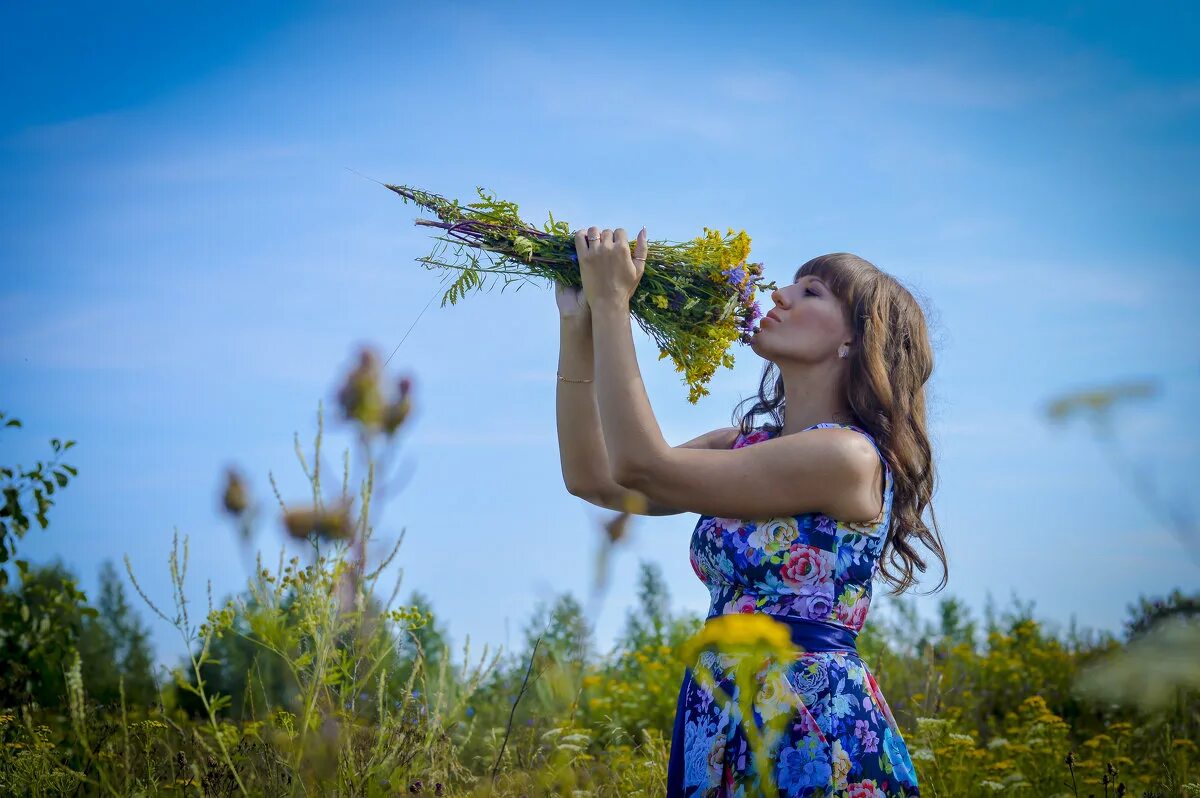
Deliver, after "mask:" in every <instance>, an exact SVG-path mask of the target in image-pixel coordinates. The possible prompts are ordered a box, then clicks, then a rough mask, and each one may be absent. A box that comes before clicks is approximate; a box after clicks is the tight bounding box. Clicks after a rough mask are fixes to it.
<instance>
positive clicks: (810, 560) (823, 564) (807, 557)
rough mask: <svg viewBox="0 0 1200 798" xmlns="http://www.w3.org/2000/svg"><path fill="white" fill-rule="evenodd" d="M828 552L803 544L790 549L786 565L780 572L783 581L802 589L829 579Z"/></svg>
mask: <svg viewBox="0 0 1200 798" xmlns="http://www.w3.org/2000/svg"><path fill="white" fill-rule="evenodd" d="M828 555H829V552H827V551H824V550H822V549H818V548H817V547H815V546H809V545H807V544H804V543H800V544H797V545H795V546H793V547H792V550H791V553H790V554H789V555H788V560H787V563H786V564H785V565H784V566H783V569H782V570H781V571H780V576H782V577H783V581H784V582H786V583H788V584H789V585H791V586H792V587H803V586H805V585H811V584H813V583H815V582H821V581H824V580H827V579H828V578H829V559H828Z"/></svg>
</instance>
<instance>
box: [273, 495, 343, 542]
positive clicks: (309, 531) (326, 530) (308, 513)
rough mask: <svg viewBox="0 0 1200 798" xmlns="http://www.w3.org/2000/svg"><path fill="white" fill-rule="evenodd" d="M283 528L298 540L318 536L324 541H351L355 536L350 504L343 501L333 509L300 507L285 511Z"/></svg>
mask: <svg viewBox="0 0 1200 798" xmlns="http://www.w3.org/2000/svg"><path fill="white" fill-rule="evenodd" d="M283 526H284V528H285V529H286V530H287V533H288V534H289V535H291V536H292V537H293V538H296V539H297V540H306V539H307V538H308V537H309V536H310V535H316V536H317V537H318V538H320V539H322V540H349V539H350V538H351V537H353V535H354V522H353V521H352V520H351V518H350V503H349V502H346V501H343V502H341V503H339V504H338V505H337V506H335V507H334V508H333V509H325V508H312V507H300V508H296V509H290V510H284V513H283Z"/></svg>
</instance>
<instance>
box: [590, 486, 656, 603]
mask: <svg viewBox="0 0 1200 798" xmlns="http://www.w3.org/2000/svg"><path fill="white" fill-rule="evenodd" d="M621 505H622V506H621V510H620V512H618V513H617V514H616V515H614V516H613V517H612V518H610V519H609V520H607V521H605V522H604V525H603V529H604V538H603V539H602V540H601V542H600V548H599V550H598V551H597V553H596V576H595V580H594V582H593V584H592V594H593V595H598V594H599V593H600V591H602V590H603V589H604V585H605V583H607V581H608V563H609V561H610V560H611V559H612V550H613V548H614V547H615V546H616V545H617V544H618V543H620V542H621V541H622V540H624V539H625V538H626V536H627V535H628V534H629V522H630V520H631V519H632V518H633V516H634V515H637V514H639V513H644V512H646V497H645V496H644V495H642V494H641V493H638V492H637V491H632V490H631V491H626V492H625V495H624V496H623V497H622V498H621Z"/></svg>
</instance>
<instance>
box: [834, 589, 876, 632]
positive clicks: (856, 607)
mask: <svg viewBox="0 0 1200 798" xmlns="http://www.w3.org/2000/svg"><path fill="white" fill-rule="evenodd" d="M870 606H871V597H870V596H868V595H866V594H865V593H864V594H863V595H861V596H859V597H858V600H857V601H855V602H854V603H853V604H851V605H849V606H847V605H846V604H842V603H840V602H839V603H838V605H837V614H838V620H839V621H841V622H842V623H844V624H845V625H846V626H848V627H849V628H851V629H853V630H855V631H858V630H860V629H862V627H863V624H864V623H866V621H867V610H868V609H870Z"/></svg>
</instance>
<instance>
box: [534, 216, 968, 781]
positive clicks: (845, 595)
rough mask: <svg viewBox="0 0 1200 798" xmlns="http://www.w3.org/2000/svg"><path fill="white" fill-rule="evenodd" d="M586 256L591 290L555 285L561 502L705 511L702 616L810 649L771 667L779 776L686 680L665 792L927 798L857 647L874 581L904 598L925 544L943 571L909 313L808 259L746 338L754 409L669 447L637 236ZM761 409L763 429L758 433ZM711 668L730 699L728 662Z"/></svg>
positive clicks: (719, 707)
mask: <svg viewBox="0 0 1200 798" xmlns="http://www.w3.org/2000/svg"><path fill="white" fill-rule="evenodd" d="M575 246H576V252H577V255H578V259H579V266H580V271H581V274H582V278H583V279H582V281H583V288H582V290H581V291H580V290H574V289H564V288H561V287H560V288H559V289H558V290H557V299H558V305H559V308H560V314H561V318H562V324H561V352H560V356H559V383H558V386H559V387H558V393H557V421H558V435H559V442H560V452H561V459H562V469H563V477H564V479H565V481H566V484H567V488H568V489H569V490H570V492H571V493H572V494H574V495H576V496H580V497H582V498H585V499H587V500H588V501H591V502H593V503H595V504H598V505H601V506H604V507H609V508H612V509H619V508H623V507H625V506H627V504H626V502H627V500H628V499H630V498H631V497H634V498H636V499H637V501H634V502H633V503H632V504H633V505H634V506H642V507H644V511H643V512H644V514H646V515H665V514H670V513H679V512H695V513H699V514H700V519H699V521H698V522H697V524H696V527H695V530H694V531H693V533H692V538H691V543H690V555H691V561H692V567H693V569H694V570H695V572H696V574H697V576H698V577H699V578H700V580H701V581H702V582H704V583H705V585H706V586H707V587H708V589H709V592H710V594H711V598H712V601H711V605H710V608H709V613H708V615H709V617H713V616H717V615H723V614H727V613H736V612H761V613H767V614H769V615H771V616H772V618H773V619H775V620H777V621H779V622H781V623H785V624H786V625H787V626H788V628H789V630H790V631H791V633H792V639H793V641H794V642H796V643H797V644H799V645H800V646H801V647H802V650H803V653H802V654H800V655H799V656H798V657H797V658H796V659H795V661H794V662H788V663H784V664H783V666H782V667H783V670H782V674H780V673H778V672H776V673H775V675H776V676H777V677H781V678H774V679H770V678H769V677H768V676H767V675H766V674H767V672H766V671H763V672H760V679H762V681H761V683H760V684H759V685H758V687H759V688H760V692H759V693H758V695H757V697H756V702H755V714H756V722H758V723H759V724H760V725H761V724H762V722H763V721H765V720H766V719H767V718H768V717H775V716H778V715H779V714H780V713H787V718H786V721H787V722H786V725H785V726H784V727H783V729H784V730H783V733H782V736H781V737H780V738H778V742H777V744H776V746H775V747H773V748H772V756H771V758H770V761H769V762H768V763H760V762H757V761H755V759H754V757H753V756H751V752H750V748H749V746H748V744H747V740H746V735H745V733H744V730H743V727H742V726H741V722H742V721H741V719H740V717H739V713H738V710H737V707H736V704H735V705H730V704H729V703H728V702H727V701H718V700H715V699H714V696H713V694H712V693H710V692H708V691H707V690H705V689H703V688H702V687H701V686H700V685H699V684H698V683H697V682H696V681H694V679H693V678H692V669H691V668H688V669H687V670H686V672H685V677H684V680H683V684H682V685H681V687H680V692H679V698H678V705H677V710H676V718H675V730H674V735H673V738H672V742H671V759H670V763H669V766H668V796H685V795H686V796H731V797H732V796H750V795H758V794H762V792H763V787H762V777H761V772H762V770H764V769H766V768H769V769H770V774H771V777H772V779H773V781H774V784H775V785H776V788H777V789H778V792H779V794H780V795H788V796H802V795H803V796H810V795H829V794H836V795H848V796H854V798H866V797H867V796H871V797H872V798H874V796H911V795H919V788H918V780H917V774H916V772H915V770H914V768H913V765H912V761H911V759H910V758H909V755H908V751H907V748H906V745H905V742H904V739H903V738H902V736H901V734H900V731H899V729H898V728H897V726H896V722H895V720H894V718H893V716H892V713H891V710H890V709H889V707H888V704H887V702H886V700H885V699H884V697H883V694H882V693H881V692H880V690H879V687H878V685H877V684H876V682H875V679H874V677H873V676H872V674H871V673H870V671H869V669H868V668H867V666H866V664H865V663H864V662H863V661H862V660H861V659H860V658H859V657H858V654H857V652H856V650H855V646H854V639H855V636H856V635H857V633H858V631H859V630H860V629H861V628H862V626H863V622H864V621H865V620H866V614H867V608H868V607H869V605H870V601H871V586H872V580H873V578H874V576H875V574H876V572H879V573H880V575H881V576H882V578H884V579H886V580H887V581H888V582H890V583H891V584H893V585H894V586H895V587H896V591H895V592H896V593H899V592H902V591H903V590H904V589H905V588H907V587H908V586H910V585H911V584H913V583H914V581H915V580H914V577H913V568H914V567H915V568H917V569H918V570H920V571H922V572H924V571H925V568H926V563H925V561H924V560H923V559H921V558H920V557H919V556H918V554H917V552H916V550H915V549H914V548H913V545H912V544H913V541H914V539H916V540H919V541H920V542H921V543H923V544H924V545H925V546H926V547H928V548H929V549H930V550H931V551H932V552H934V553H935V554H936V555H937V557H938V558H939V559H940V560H941V562H942V565H943V570H944V567H945V564H946V561H945V553H944V551H943V550H942V546H941V542H940V539H939V537H938V535H937V533H936V531H931V530H930V529H929V528H927V527H926V526H925V524H924V523H923V521H922V520H921V513H922V511H923V509H924V508H925V506H926V505H927V504H928V503H929V499H930V496H931V494H932V490H933V480H934V469H933V463H932V458H931V451H930V444H929V440H928V436H927V434H926V430H925V394H924V386H925V383H926V381H927V380H928V379H929V376H930V374H931V372H932V370H933V359H932V354H931V350H930V346H929V342H928V336H927V332H926V327H925V322H924V317H923V314H922V312H921V310H920V308H919V307H918V305H917V303H916V302H915V300H914V299H913V297H912V296H911V294H910V293H909V292H908V291H907V290H905V289H904V288H903V287H902V286H900V284H899V283H898V282H897V281H896V280H895V279H893V278H892V277H891V276H889V275H887V274H885V273H884V272H882V271H880V270H879V269H877V268H876V267H875V266H873V265H872V264H871V263H869V262H867V261H865V260H863V259H862V258H858V257H856V256H854V255H851V254H848V253H834V254H830V255H822V256H820V257H817V258H813V259H812V260H810V261H808V262H807V263H805V264H804V265H803V266H801V267H800V269H799V270H798V271H797V273H796V277H795V280H794V282H792V283H791V284H790V285H786V286H784V287H782V288H779V289H778V290H776V291H774V292H772V294H771V298H772V299H773V301H774V303H775V307H774V308H772V310H771V311H770V312H768V313H767V315H766V317H764V318H763V320H762V322H761V323H760V327H759V329H758V330H757V331H756V332H755V334H754V337H753V339H752V342H751V348H752V349H753V350H754V351H755V352H756V353H758V354H759V355H760V356H761V357H763V358H764V359H766V360H767V361H768V363H767V365H766V369H765V371H764V373H763V377H762V382H761V384H760V387H759V395H758V397H757V399H758V401H757V403H756V404H755V405H754V406H753V407H752V408H751V409H750V411H749V412H748V413H746V414H745V415H744V416H743V417H742V418H741V419H740V420H736V422H737V423H736V426H733V427H726V428H723V429H717V430H713V431H711V432H708V433H705V434H703V435H701V436H699V437H697V438H695V439H694V440H691V441H688V442H687V443H684V444H682V445H681V446H677V447H671V446H669V445H667V443H666V442H665V441H664V440H663V437H662V432H661V431H660V429H659V426H658V423H657V421H656V420H655V417H654V413H653V411H652V410H651V407H650V403H649V401H648V399H647V397H646V391H645V386H644V385H643V383H642V380H641V375H640V372H639V370H638V364H637V359H636V356H635V353H634V346H633V336H632V326H631V319H630V315H629V299H630V297H631V296H632V295H633V292H634V289H635V288H636V286H637V283H638V281H639V280H640V279H641V276H642V271H643V269H644V266H645V255H646V231H645V229H644V228H643V230H642V231H641V233H640V234H639V235H638V239H637V246H636V248H635V251H634V252H633V253H632V255H631V253H630V251H629V243H628V239H627V237H626V234H625V231H624V230H622V229H619V228H618V229H617V230H615V231H612V230H608V229H605V230H600V229H598V228H596V227H591V228H589V229H588V230H587V232H586V235H585V234H584V231H582V230H581V231H579V232H577V233H576V236H575ZM773 374H775V375H776V376H774V378H773V379H772V375H773ZM759 415H767V416H769V418H768V419H767V420H766V423H764V424H763V425H761V426H758V427H756V426H755V425H754V423H753V422H754V419H755V417H756V416H759ZM931 511H932V508H931ZM935 530H936V520H935ZM889 565H893V566H898V567H899V569H900V570H899V573H898V574H896V573H892V572H891V570H890V569H889V568H888V567H887V566H889ZM947 575H948V573H946V572H944V574H943V579H942V582H941V584H939V585H938V587H937V588H936V589H941V587H943V586H944V585H945V582H946V576H947ZM702 657H703V658H704V663H703V664H704V665H705V666H706V667H708V668H709V669H710V670H711V671H712V672H713V673H714V675H715V676H716V677H717V678H718V680H720V683H721V684H722V686H723V687H724V689H725V690H726V691H727V692H729V693H731V694H733V696H734V698H735V699H736V695H737V694H736V687H735V685H734V683H733V681H732V676H731V672H730V668H729V665H730V663H729V662H728V661H727V660H725V659H721V658H719V657H718V656H717V655H715V654H704V655H702Z"/></svg>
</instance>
